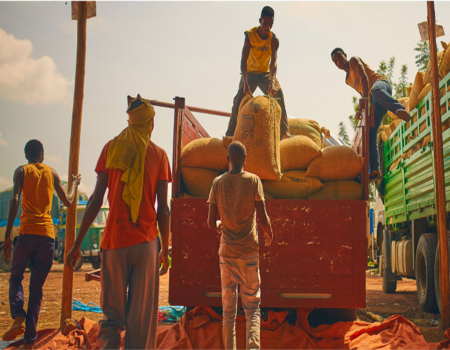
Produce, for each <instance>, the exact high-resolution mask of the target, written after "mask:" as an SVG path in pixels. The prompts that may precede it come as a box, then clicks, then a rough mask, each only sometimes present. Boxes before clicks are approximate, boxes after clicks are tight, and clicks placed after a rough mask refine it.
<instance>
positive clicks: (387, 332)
mask: <svg viewBox="0 0 450 350" xmlns="http://www.w3.org/2000/svg"><path fill="white" fill-rule="evenodd" d="M310 311H311V310H305V309H301V310H300V309H299V310H298V312H297V323H296V324H295V325H290V324H289V323H288V322H286V321H285V318H286V316H287V314H288V313H287V312H272V311H269V315H268V319H267V320H266V321H262V322H261V344H262V348H263V349H450V329H448V330H447V331H446V332H445V338H446V340H444V341H442V342H440V343H438V344H427V342H426V341H425V339H424V338H423V336H422V334H421V333H420V331H419V328H418V327H417V326H416V325H414V324H413V323H412V322H410V321H408V320H407V319H405V318H403V317H401V316H392V317H390V318H388V319H387V320H385V321H383V322H375V323H367V322H361V321H356V322H338V323H336V324H333V325H322V326H319V327H316V328H313V327H310V326H309V325H308V322H307V316H308V314H309V312H310ZM221 319H222V318H221V317H220V316H219V315H217V314H216V313H215V312H214V311H213V310H211V309H210V308H203V307H197V308H195V309H194V310H192V311H190V312H188V313H186V315H185V316H184V317H183V319H182V320H181V323H178V324H175V325H172V326H160V327H158V333H157V337H158V339H157V344H158V349H223V345H222V322H221ZM79 324H80V326H81V328H82V329H79V330H75V331H72V332H71V333H70V334H69V335H68V336H67V337H65V336H63V335H62V334H61V333H60V332H59V331H58V330H51V329H47V330H42V331H39V332H38V333H39V334H38V341H37V343H36V349H37V348H39V349H60V348H68V349H98V343H97V333H98V329H99V326H98V325H97V324H96V323H95V322H93V321H91V320H89V319H87V318H83V319H81V321H80V322H79ZM236 334H237V346H238V348H240V349H244V348H245V319H244V317H238V319H237V322H236ZM123 336H124V332H123V333H122V340H123ZM20 344H21V342H17V343H15V344H12V345H11V346H10V347H8V348H7V349H12V348H14V347H13V346H19V345H20ZM122 346H123V344H122Z"/></svg>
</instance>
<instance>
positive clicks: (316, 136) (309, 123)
mask: <svg viewBox="0 0 450 350" xmlns="http://www.w3.org/2000/svg"><path fill="white" fill-rule="evenodd" d="M288 123H289V132H290V133H291V135H299V136H306V137H309V138H310V139H311V140H313V141H314V143H315V144H316V145H317V146H319V147H320V148H322V134H321V130H322V129H321V128H320V126H319V123H317V122H316V121H314V120H311V119H301V118H289V119H288Z"/></svg>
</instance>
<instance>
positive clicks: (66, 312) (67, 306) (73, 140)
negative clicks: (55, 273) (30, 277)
mask: <svg viewBox="0 0 450 350" xmlns="http://www.w3.org/2000/svg"><path fill="white" fill-rule="evenodd" d="M86 22H87V3H86V2H85V1H80V2H79V3H78V35H77V63H76V71H75V92H74V98H73V114H72V132H71V137H70V156H69V176H68V177H69V179H68V188H69V189H70V188H71V187H72V175H75V174H78V160H79V157H80V137H81V119H82V113H83V97H84V77H85V70H86ZM77 196H78V194H77V190H76V189H75V198H77ZM76 221H77V201H76V200H75V201H74V203H73V205H71V206H70V207H69V208H67V217H66V238H65V249H64V262H66V259H67V254H68V253H69V251H70V250H71V249H72V246H73V242H74V241H75V235H76ZM72 299H73V272H72V271H71V270H69V269H68V268H66V267H64V272H63V285H62V301H61V326H62V324H63V322H64V321H65V320H66V319H70V318H72Z"/></svg>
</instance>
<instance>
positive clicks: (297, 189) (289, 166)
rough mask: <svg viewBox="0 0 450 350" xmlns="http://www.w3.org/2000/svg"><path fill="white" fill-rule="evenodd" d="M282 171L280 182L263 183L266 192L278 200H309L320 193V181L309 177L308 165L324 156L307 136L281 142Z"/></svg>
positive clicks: (267, 181)
mask: <svg viewBox="0 0 450 350" xmlns="http://www.w3.org/2000/svg"><path fill="white" fill-rule="evenodd" d="M280 155H281V170H282V171H283V176H282V177H281V179H279V180H266V181H264V182H263V187H264V191H265V192H266V193H268V194H269V195H270V197H273V198H278V199H307V198H308V197H309V196H310V195H312V194H314V193H315V192H317V191H319V190H320V189H321V188H322V187H323V184H322V183H321V182H320V180H318V179H316V178H313V177H307V176H306V171H305V170H306V169H307V167H308V165H309V164H310V163H311V162H312V161H313V160H314V159H316V158H317V157H320V156H321V155H322V150H321V149H320V147H319V146H318V145H317V144H316V143H315V142H314V141H313V140H312V139H311V138H309V137H307V136H294V137H291V138H289V139H285V140H283V141H281V142H280Z"/></svg>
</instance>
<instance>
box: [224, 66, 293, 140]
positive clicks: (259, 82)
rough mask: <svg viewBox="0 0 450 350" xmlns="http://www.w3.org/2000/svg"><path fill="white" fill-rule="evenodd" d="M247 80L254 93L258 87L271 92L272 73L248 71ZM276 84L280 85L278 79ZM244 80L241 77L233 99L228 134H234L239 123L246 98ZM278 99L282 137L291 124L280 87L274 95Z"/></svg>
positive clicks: (266, 92) (264, 91) (265, 92)
mask: <svg viewBox="0 0 450 350" xmlns="http://www.w3.org/2000/svg"><path fill="white" fill-rule="evenodd" d="M247 81H248V85H249V86H250V90H251V91H252V93H254V92H255V90H256V88H257V87H259V88H260V89H261V91H262V92H263V93H264V94H266V95H267V94H268V93H269V85H270V73H250V72H249V73H247ZM276 85H277V86H278V87H279V83H278V80H277V81H276ZM244 96H245V93H244V80H243V79H242V77H241V81H240V82H239V90H238V93H237V94H236V96H235V97H234V100H233V108H232V109H231V118H230V122H229V123H228V130H227V133H226V136H233V135H234V131H235V130H236V125H237V117H238V112H239V106H240V105H241V101H242V99H243V98H244ZM273 97H274V98H276V99H277V102H278V104H279V105H280V107H281V123H280V137H282V136H283V135H284V134H286V133H288V132H289V125H288V121H287V113H286V107H285V105H284V95H283V90H281V88H279V89H278V90H277V92H276V94H275V95H274V96H273Z"/></svg>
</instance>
